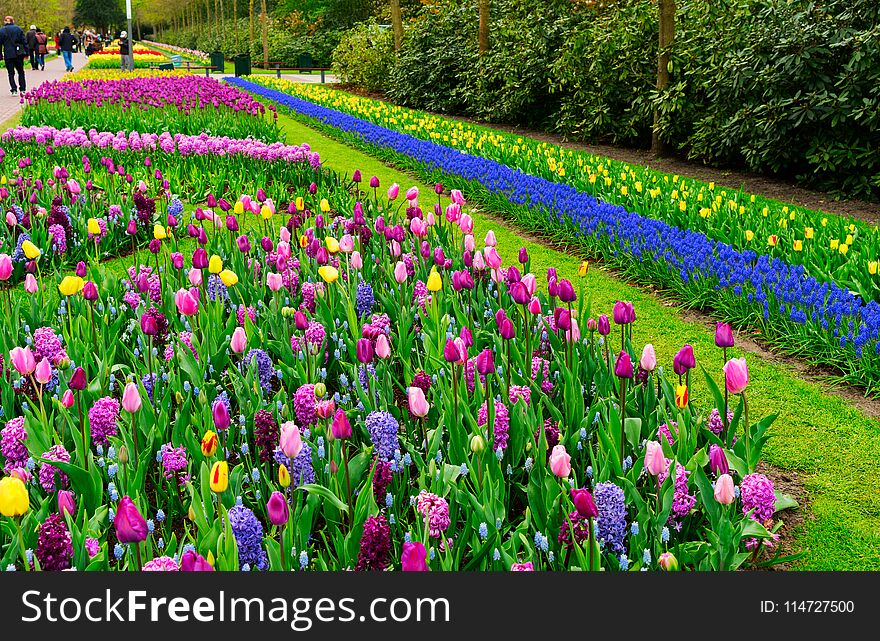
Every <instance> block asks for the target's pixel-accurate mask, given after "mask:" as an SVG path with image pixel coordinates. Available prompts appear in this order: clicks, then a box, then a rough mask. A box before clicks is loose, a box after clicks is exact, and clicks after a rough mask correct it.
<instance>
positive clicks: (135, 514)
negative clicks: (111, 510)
mask: <svg viewBox="0 0 880 641" xmlns="http://www.w3.org/2000/svg"><path fill="white" fill-rule="evenodd" d="M113 526H114V527H115V528H116V540H117V541H119V542H120V543H123V544H125V543H140V542H141V541H146V540H147V534H148V533H149V531H148V529H147V522H146V520H145V519H144V517H143V516H141V513H140V511H138V509H137V506H136V505H135V504H134V503H133V502H132V500H131V499H130V498H129V497H128V496H123V497H122V500H121V501H119V505H117V506H116V517H115V518H114V519H113Z"/></svg>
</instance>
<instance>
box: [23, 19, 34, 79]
mask: <svg viewBox="0 0 880 641" xmlns="http://www.w3.org/2000/svg"><path fill="white" fill-rule="evenodd" d="M24 39H25V42H27V46H28V55H29V56H30V57H31V71H36V70H37V25H33V24H32V25H31V28H30V29H28V32H27V33H26V34H24Z"/></svg>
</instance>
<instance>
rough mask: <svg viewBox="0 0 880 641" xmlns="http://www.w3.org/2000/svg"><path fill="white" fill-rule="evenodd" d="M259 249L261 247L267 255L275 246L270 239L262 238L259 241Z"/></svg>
mask: <svg viewBox="0 0 880 641" xmlns="http://www.w3.org/2000/svg"><path fill="white" fill-rule="evenodd" d="M260 247H262V248H263V251H264V252H266V253H267V254H268V253H269V252H270V251H272V250H273V249H275V244H274V243H273V242H272V239H271V238H269V237H268V236H263V238H262V239H261V240H260Z"/></svg>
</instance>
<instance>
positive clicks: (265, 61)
mask: <svg viewBox="0 0 880 641" xmlns="http://www.w3.org/2000/svg"><path fill="white" fill-rule="evenodd" d="M260 5H261V6H262V9H263V68H264V69H268V68H269V14H268V13H267V12H266V0H261V1H260Z"/></svg>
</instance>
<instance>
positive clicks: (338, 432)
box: [330, 408, 351, 439]
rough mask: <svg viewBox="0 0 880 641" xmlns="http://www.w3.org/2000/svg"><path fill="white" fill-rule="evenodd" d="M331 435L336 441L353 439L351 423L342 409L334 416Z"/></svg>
mask: <svg viewBox="0 0 880 641" xmlns="http://www.w3.org/2000/svg"><path fill="white" fill-rule="evenodd" d="M330 434H331V435H332V436H333V438H335V439H347V438H351V423H350V422H349V420H348V415H347V414H346V413H345V410H343V409H342V408H340V409H338V410H336V414H334V415H333V422H332V423H331V425H330Z"/></svg>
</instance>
